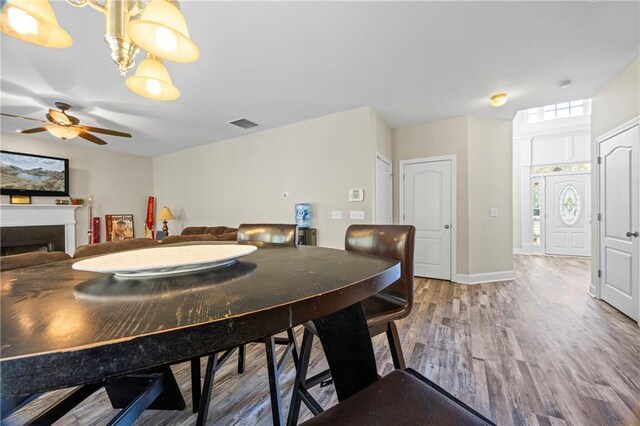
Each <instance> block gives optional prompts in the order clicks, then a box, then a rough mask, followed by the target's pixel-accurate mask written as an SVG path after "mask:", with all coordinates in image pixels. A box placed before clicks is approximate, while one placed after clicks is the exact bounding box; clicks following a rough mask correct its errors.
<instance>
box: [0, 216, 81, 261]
mask: <svg viewBox="0 0 640 426" xmlns="http://www.w3.org/2000/svg"><path fill="white" fill-rule="evenodd" d="M78 207H80V206H77V205H53V204H2V205H0V233H2V234H3V235H2V242H3V246H2V251H3V253H4V254H13V253H14V252H15V251H14V250H12V249H11V248H10V247H19V248H17V249H15V250H22V251H32V250H44V249H45V248H46V249H47V250H51V249H53V250H57V251H62V250H64V251H65V252H66V253H68V254H69V255H71V256H73V252H74V251H75V248H76V228H75V225H76V218H75V210H76V209H77V208H78ZM29 227H34V228H33V229H29ZM62 227H63V228H64V233H63V232H61V231H62ZM8 228H13V229H8ZM25 228H26V229H25ZM56 234H57V235H56ZM29 236H32V238H31V239H29V238H28V237H29ZM5 243H6V244H7V246H6V247H5Z"/></svg>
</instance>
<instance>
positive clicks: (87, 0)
mask: <svg viewBox="0 0 640 426" xmlns="http://www.w3.org/2000/svg"><path fill="white" fill-rule="evenodd" d="M67 3H68V4H70V5H71V6H74V7H85V6H87V5H89V6H91V7H92V8H94V9H95V10H97V11H98V12H102V13H104V12H105V7H104V5H102V4H100V3H98V1H97V0H67Z"/></svg>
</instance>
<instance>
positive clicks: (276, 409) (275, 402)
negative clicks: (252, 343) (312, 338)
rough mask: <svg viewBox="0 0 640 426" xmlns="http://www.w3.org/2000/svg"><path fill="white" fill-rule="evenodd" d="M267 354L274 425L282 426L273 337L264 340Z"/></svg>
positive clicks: (276, 359)
mask: <svg viewBox="0 0 640 426" xmlns="http://www.w3.org/2000/svg"><path fill="white" fill-rule="evenodd" d="M264 346H265V349H266V353H267V370H268V371H269V394H270V396H271V416H272V418H273V424H274V425H277V426H280V425H282V424H283V423H282V402H281V399H280V381H279V379H280V377H279V374H278V357H277V356H276V344H275V343H274V341H273V336H269V337H267V338H266V339H264Z"/></svg>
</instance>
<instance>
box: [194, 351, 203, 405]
mask: <svg viewBox="0 0 640 426" xmlns="http://www.w3.org/2000/svg"><path fill="white" fill-rule="evenodd" d="M201 386H202V385H201V383H200V358H199V357H198V358H191V406H192V407H191V409H192V410H193V412H194V413H197V412H198V408H199V407H200V395H201V391H202V388H201Z"/></svg>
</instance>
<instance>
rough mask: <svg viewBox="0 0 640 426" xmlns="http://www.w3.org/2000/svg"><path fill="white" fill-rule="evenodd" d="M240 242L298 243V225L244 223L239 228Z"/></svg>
mask: <svg viewBox="0 0 640 426" xmlns="http://www.w3.org/2000/svg"><path fill="white" fill-rule="evenodd" d="M238 242H256V243H257V242H259V243H272V244H288V245H290V246H297V245H298V225H288V224H279V223H243V224H242V225H240V227H239V228H238Z"/></svg>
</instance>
